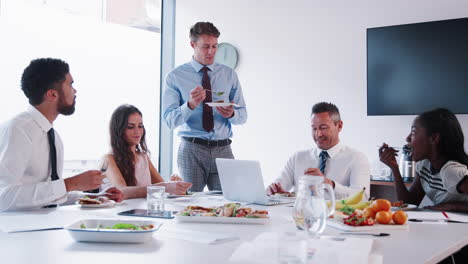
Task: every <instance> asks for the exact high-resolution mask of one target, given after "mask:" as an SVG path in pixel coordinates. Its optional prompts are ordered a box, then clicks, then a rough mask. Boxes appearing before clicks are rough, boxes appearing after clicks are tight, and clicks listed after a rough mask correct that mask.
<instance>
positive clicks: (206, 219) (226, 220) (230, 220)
mask: <svg viewBox="0 0 468 264" xmlns="http://www.w3.org/2000/svg"><path fill="white" fill-rule="evenodd" d="M175 218H176V220H177V222H195V223H220V224H256V225H264V224H266V223H268V222H270V218H247V217H217V216H182V215H176V216H175Z"/></svg>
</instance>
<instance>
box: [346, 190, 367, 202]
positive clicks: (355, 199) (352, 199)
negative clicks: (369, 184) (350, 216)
mask: <svg viewBox="0 0 468 264" xmlns="http://www.w3.org/2000/svg"><path fill="white" fill-rule="evenodd" d="M365 190H366V187H364V188H362V190H361V191H359V192H357V193H355V194H353V195H351V196H349V197H347V198H346V199H344V203H345V204H347V205H350V204H357V203H359V202H360V201H362V198H364V191H365Z"/></svg>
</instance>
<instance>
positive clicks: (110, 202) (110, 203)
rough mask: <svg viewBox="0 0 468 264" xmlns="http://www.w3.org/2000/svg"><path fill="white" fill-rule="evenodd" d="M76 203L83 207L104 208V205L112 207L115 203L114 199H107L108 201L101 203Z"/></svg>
mask: <svg viewBox="0 0 468 264" xmlns="http://www.w3.org/2000/svg"><path fill="white" fill-rule="evenodd" d="M76 204H78V205H80V206H81V207H83V208H105V207H112V206H114V205H116V204H117V203H116V202H115V201H114V200H109V201H108V202H105V203H102V204H80V201H77V202H76Z"/></svg>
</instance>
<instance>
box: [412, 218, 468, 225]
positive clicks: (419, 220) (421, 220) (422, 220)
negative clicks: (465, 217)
mask: <svg viewBox="0 0 468 264" xmlns="http://www.w3.org/2000/svg"><path fill="white" fill-rule="evenodd" d="M408 221H410V222H417V223H423V222H428V223H429V222H430V223H437V222H441V223H443V222H446V223H457V224H468V222H463V221H456V220H450V219H416V218H410V219H408Z"/></svg>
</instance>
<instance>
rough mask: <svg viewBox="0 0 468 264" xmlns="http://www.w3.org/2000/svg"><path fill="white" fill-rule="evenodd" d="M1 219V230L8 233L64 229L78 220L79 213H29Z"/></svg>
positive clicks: (9, 215)
mask: <svg viewBox="0 0 468 264" xmlns="http://www.w3.org/2000/svg"><path fill="white" fill-rule="evenodd" d="M6 215H8V217H0V230H1V231H3V232H6V233H15V232H27V231H36V230H37V231H39V230H54V229H62V228H63V227H64V226H66V225H68V224H70V223H71V222H73V221H76V219H79V218H80V217H79V214H77V213H70V212H69V213H63V212H59V211H52V212H48V213H44V212H29V213H27V214H26V215H14V214H6Z"/></svg>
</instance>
